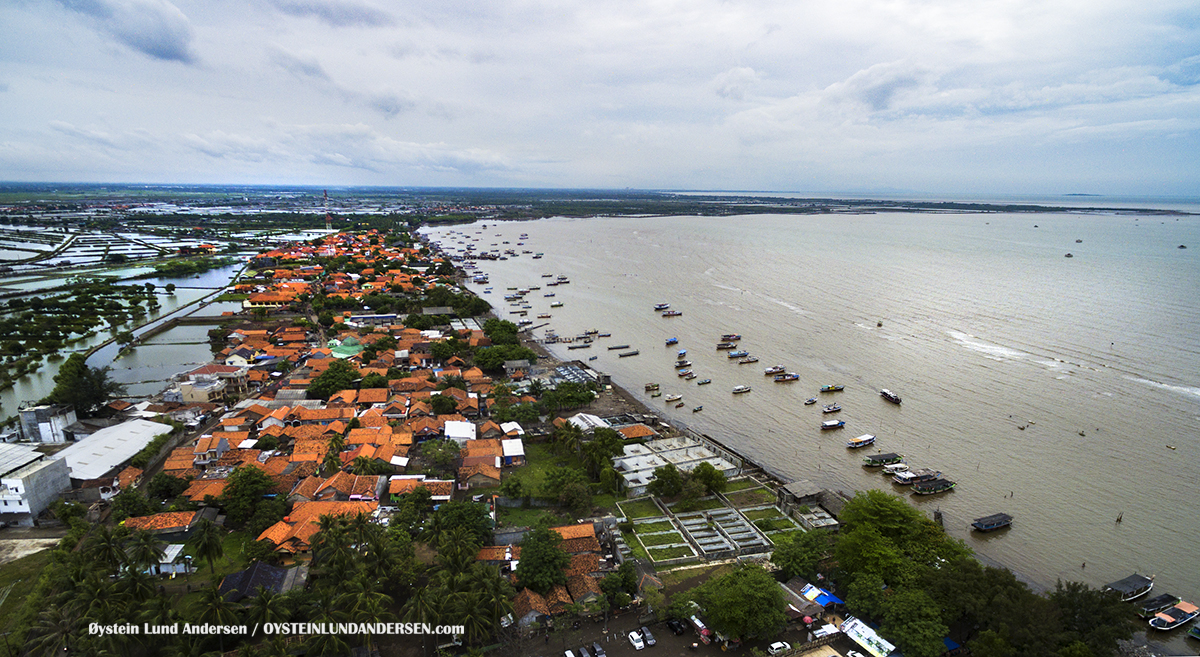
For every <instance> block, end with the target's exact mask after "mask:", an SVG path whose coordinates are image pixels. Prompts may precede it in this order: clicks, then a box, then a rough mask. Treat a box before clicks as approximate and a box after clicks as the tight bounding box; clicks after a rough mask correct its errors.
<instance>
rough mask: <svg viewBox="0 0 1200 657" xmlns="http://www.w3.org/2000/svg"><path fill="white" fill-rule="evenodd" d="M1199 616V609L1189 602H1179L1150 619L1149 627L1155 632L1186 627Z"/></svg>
mask: <svg viewBox="0 0 1200 657" xmlns="http://www.w3.org/2000/svg"><path fill="white" fill-rule="evenodd" d="M1196 616H1200V607H1197V606H1196V605H1194V604H1192V603H1190V602H1180V603H1178V604H1176V605H1175V606H1174V607H1170V608H1168V609H1164V610H1163V611H1160V612H1158V613H1157V614H1155V615H1154V618H1151V619H1150V627H1153V628H1154V629H1156V630H1173V629H1175V628H1177V627H1180V626H1181V625H1186V624H1187V623H1190V622H1191V621H1193V620H1195V618H1196Z"/></svg>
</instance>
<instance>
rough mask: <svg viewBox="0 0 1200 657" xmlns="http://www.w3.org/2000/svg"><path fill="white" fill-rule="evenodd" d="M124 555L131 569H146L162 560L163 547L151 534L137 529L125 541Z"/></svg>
mask: <svg viewBox="0 0 1200 657" xmlns="http://www.w3.org/2000/svg"><path fill="white" fill-rule="evenodd" d="M125 557H126V564H127V565H128V566H129V568H130V569H131V570H146V569H149V568H153V567H155V566H157V565H158V564H159V563H160V562H162V557H163V549H162V546H161V545H160V544H159V542H158V539H157V538H156V537H155V536H154V535H153V534H151V533H150V532H146V531H141V530H138V531H135V532H133V534H132V535H131V536H130V537H129V540H128V541H126V543H125Z"/></svg>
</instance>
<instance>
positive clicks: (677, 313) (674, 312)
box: [662, 310, 683, 317]
mask: <svg viewBox="0 0 1200 657" xmlns="http://www.w3.org/2000/svg"><path fill="white" fill-rule="evenodd" d="M682 314H683V313H682V312H680V311H678V310H668V311H667V312H665V313H663V314H662V316H663V317H679V316H680V315H682Z"/></svg>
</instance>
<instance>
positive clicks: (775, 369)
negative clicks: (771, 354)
mask: <svg viewBox="0 0 1200 657" xmlns="http://www.w3.org/2000/svg"><path fill="white" fill-rule="evenodd" d="M784 371H786V368H784V366H783V365H772V366H770V367H768V368H767V369H765V370H763V375H765V376H771V375H772V374H783V373H784Z"/></svg>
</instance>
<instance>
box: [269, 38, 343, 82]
mask: <svg viewBox="0 0 1200 657" xmlns="http://www.w3.org/2000/svg"><path fill="white" fill-rule="evenodd" d="M271 59H273V60H274V61H275V63H276V64H277V65H278V66H279V67H280V68H282V69H284V70H286V71H288V72H289V73H291V74H292V75H295V76H296V77H299V78H318V79H321V80H326V81H329V80H330V78H329V74H328V73H326V72H325V69H324V67H322V66H321V62H319V61H317V58H316V57H313V56H312V55H300V54H297V53H293V52H288V51H287V50H284V49H283V48H280V47H278V46H276V47H274V48H273V49H272V53H271Z"/></svg>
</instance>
